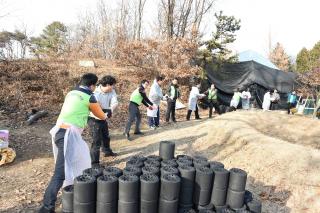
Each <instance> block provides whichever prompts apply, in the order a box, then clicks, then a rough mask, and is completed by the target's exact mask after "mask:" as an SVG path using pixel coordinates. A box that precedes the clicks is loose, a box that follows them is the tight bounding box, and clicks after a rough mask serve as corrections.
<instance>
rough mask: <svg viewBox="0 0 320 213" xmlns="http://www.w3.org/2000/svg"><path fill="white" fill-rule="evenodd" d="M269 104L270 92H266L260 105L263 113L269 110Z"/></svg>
mask: <svg viewBox="0 0 320 213" xmlns="http://www.w3.org/2000/svg"><path fill="white" fill-rule="evenodd" d="M270 104H271V95H270V90H267V92H266V93H265V94H264V96H263V103H262V109H263V111H269V110H270Z"/></svg>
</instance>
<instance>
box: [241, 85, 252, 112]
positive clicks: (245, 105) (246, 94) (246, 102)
mask: <svg viewBox="0 0 320 213" xmlns="http://www.w3.org/2000/svg"><path fill="white" fill-rule="evenodd" d="M250 98H251V93H250V89H249V88H247V90H244V91H242V93H241V103H242V109H245V110H248V109H249V108H250Z"/></svg>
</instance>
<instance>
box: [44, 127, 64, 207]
mask: <svg viewBox="0 0 320 213" xmlns="http://www.w3.org/2000/svg"><path fill="white" fill-rule="evenodd" d="M65 133H66V130H65V129H59V130H58V132H57V133H56V135H55V141H54V142H55V144H56V145H57V147H58V155H57V160H56V165H55V169H54V173H53V176H52V178H51V180H50V182H49V185H48V187H47V189H46V192H45V194H44V198H43V205H44V207H45V208H46V209H50V210H54V209H55V204H56V201H57V194H58V192H59V190H60V188H61V187H62V184H63V181H64V179H65V174H64V136H65Z"/></svg>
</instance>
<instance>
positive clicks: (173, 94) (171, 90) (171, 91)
mask: <svg viewBox="0 0 320 213" xmlns="http://www.w3.org/2000/svg"><path fill="white" fill-rule="evenodd" d="M175 94H176V88H175V87H174V86H171V89H170V96H172V97H174V96H175Z"/></svg>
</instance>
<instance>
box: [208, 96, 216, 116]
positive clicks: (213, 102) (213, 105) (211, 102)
mask: <svg viewBox="0 0 320 213" xmlns="http://www.w3.org/2000/svg"><path fill="white" fill-rule="evenodd" d="M213 108H214V111H215V112H218V102H217V101H212V100H211V101H209V118H212V109H213Z"/></svg>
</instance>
